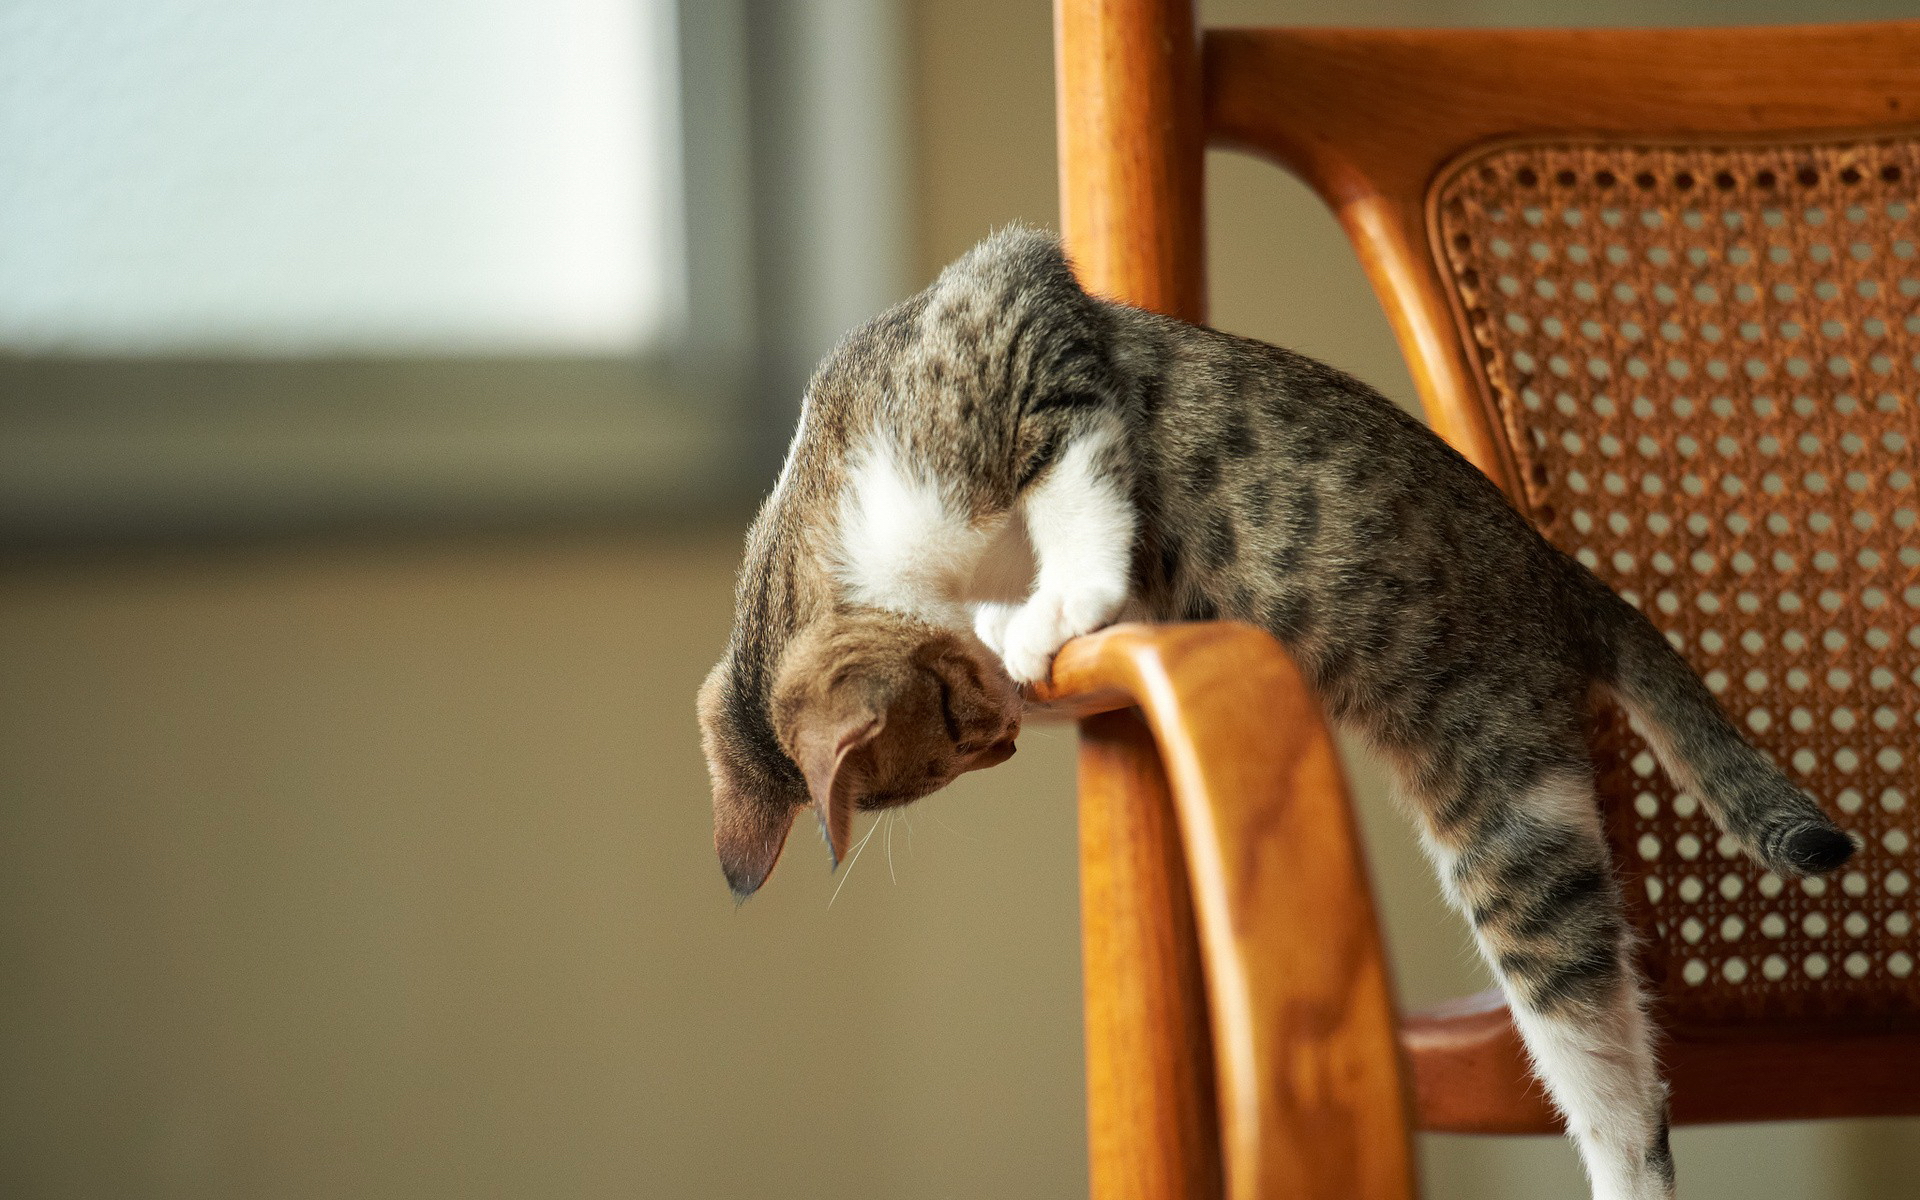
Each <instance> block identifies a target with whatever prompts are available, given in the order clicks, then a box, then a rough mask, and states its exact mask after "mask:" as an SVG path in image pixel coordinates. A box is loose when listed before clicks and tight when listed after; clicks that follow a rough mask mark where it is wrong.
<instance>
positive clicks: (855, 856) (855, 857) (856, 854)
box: [827, 821, 880, 908]
mask: <svg viewBox="0 0 1920 1200" xmlns="http://www.w3.org/2000/svg"><path fill="white" fill-rule="evenodd" d="M879 831H880V822H878V821H875V822H874V823H873V824H872V825H871V826H869V827H868V829H867V836H865V837H863V838H861V839H860V844H859V845H858V846H855V847H854V848H853V853H852V854H849V855H847V869H846V870H844V871H842V872H840V886H839V887H836V888H834V889H833V895H831V896H829V897H828V898H827V907H828V908H832V907H833V902H834V901H835V900H838V899H839V898H840V888H843V887H846V886H847V880H849V879H851V878H853V864H855V863H857V862H859V861H860V852H861V851H862V850H865V849H866V848H867V843H868V842H870V841H872V840H873V835H874V834H876V833H878V832H879Z"/></svg>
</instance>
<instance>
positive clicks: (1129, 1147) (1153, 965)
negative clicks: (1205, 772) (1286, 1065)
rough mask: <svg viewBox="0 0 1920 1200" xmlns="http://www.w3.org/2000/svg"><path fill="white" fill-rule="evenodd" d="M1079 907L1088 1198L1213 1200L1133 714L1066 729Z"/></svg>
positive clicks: (1199, 1073) (1146, 753)
mask: <svg viewBox="0 0 1920 1200" xmlns="http://www.w3.org/2000/svg"><path fill="white" fill-rule="evenodd" d="M1116 699H1119V698H1118V697H1116ZM1080 897H1081V908H1080V911H1081V945H1082V967H1083V971H1084V978H1085V987H1086V1010H1087V1015H1086V1022H1087V1025H1086V1027H1087V1135H1088V1147H1089V1150H1090V1152H1091V1153H1090V1157H1089V1161H1088V1167H1089V1174H1090V1176H1091V1181H1092V1188H1093V1195H1094V1196H1096V1197H1098V1198H1099V1200H1188V1198H1192V1200H1205V1198H1207V1197H1215V1196H1219V1195H1220V1194H1221V1177H1220V1122H1219V1117H1218V1115H1217V1112H1216V1109H1215V1103H1214V1078H1213V1040H1212V1037H1211V1035H1210V1034H1209V1032H1208V1029H1207V998H1206V986H1205V984H1204V983H1203V981H1202V978H1201V970H1200V946H1199V942H1198V939H1197V934H1196V929H1195V926H1194V920H1193V902H1192V900H1191V898H1190V895H1189V890H1188V882H1187V868H1186V864H1185V862H1184V861H1183V860H1182V858H1181V855H1180V834H1179V831H1178V830H1177V829H1176V828H1175V827H1174V814H1173V797H1172V795H1171V794H1170V793H1169V792H1168V790H1167V779H1166V770H1165V768H1164V766H1163V765H1162V764H1161V761H1160V752H1159V750H1158V749H1156V748H1155V746H1154V744H1153V734H1152V732H1151V731H1150V730H1149V729H1148V728H1147V725H1146V722H1145V720H1143V719H1142V717H1141V715H1140V713H1139V712H1138V711H1137V710H1133V709H1122V710H1121V711H1118V712H1106V713H1102V714H1100V715H1097V716H1092V717H1089V718H1087V719H1086V720H1085V721H1083V722H1082V723H1081V726H1080Z"/></svg>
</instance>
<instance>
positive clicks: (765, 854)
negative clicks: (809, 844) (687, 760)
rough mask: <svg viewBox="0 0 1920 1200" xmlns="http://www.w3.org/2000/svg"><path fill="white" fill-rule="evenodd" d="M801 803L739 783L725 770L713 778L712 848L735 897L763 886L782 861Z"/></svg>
mask: <svg viewBox="0 0 1920 1200" xmlns="http://www.w3.org/2000/svg"><path fill="white" fill-rule="evenodd" d="M799 811H800V810H799V807H798V806H797V805H792V804H783V803H780V802H778V801H777V800H775V799H773V798H770V797H768V796H765V795H763V794H761V793H760V792H758V791H754V790H749V789H746V788H743V787H742V786H740V782H739V781H738V780H736V779H733V778H732V777H731V773H730V772H728V771H725V770H716V771H715V772H714V779H713V848H714V849H715V850H716V851H718V852H719V855H720V870H721V871H722V872H723V873H724V874H725V875H726V877H727V886H728V887H730V888H732V889H733V894H734V897H735V898H736V899H739V900H745V899H746V898H747V897H748V896H751V895H753V894H754V893H755V892H757V891H759V890H760V885H761V884H763V883H765V882H766V881H767V876H769V875H771V874H773V867H774V864H775V863H777V862H779V861H780V851H781V850H782V849H783V848H784V847H785V846H786V844H787V831H788V830H789V829H792V828H793V817H794V814H795V813H797V812H799Z"/></svg>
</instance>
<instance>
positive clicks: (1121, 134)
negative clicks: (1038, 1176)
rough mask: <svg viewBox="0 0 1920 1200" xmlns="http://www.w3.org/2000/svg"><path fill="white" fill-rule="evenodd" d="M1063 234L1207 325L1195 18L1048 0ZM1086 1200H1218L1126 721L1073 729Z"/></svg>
mask: <svg viewBox="0 0 1920 1200" xmlns="http://www.w3.org/2000/svg"><path fill="white" fill-rule="evenodd" d="M1054 55H1055V59H1054V61H1055V70H1056V86H1057V95H1058V105H1059V111H1058V119H1059V137H1060V224H1061V232H1062V234H1063V236H1064V238H1065V241H1066V246H1067V253H1068V254H1069V255H1070V256H1071V257H1072V258H1073V260H1074V265H1075V268H1076V270H1077V271H1078V273H1079V277H1080V282H1081V284H1082V286H1084V287H1086V288H1087V289H1088V290H1089V291H1092V292H1095V293H1097V294H1099V295H1103V296H1107V297H1109V298H1111V299H1114V300H1119V301H1122V302H1124V303H1127V304H1133V305H1137V306H1139V307H1141V308H1148V309H1153V310H1155V311H1157V312H1163V313H1166V314H1168V315H1170V316H1175V317H1180V318H1182V319H1184V320H1188V321H1196V322H1197V321H1202V320H1205V318H1206V284H1205V267H1204V240H1203V237H1202V224H1201V222H1202V212H1201V162H1202V152H1203V137H1204V134H1203V130H1202V128H1201V115H1200V68H1199V53H1198V31H1197V29H1196V28H1195V25H1194V14H1193V4H1192V0H1056V3H1055V6H1054ZM1081 743H1082V749H1081V756H1080V773H1081V775H1080V879H1081V884H1080V888H1081V938H1082V946H1083V951H1082V954H1083V959H1084V970H1085V975H1086V1009H1087V1125H1088V1140H1089V1150H1090V1153H1091V1162H1090V1169H1091V1176H1092V1190H1093V1195H1094V1197H1095V1200H1190V1198H1196V1197H1200V1198H1204V1197H1214V1196H1218V1195H1220V1193H1221V1189H1222V1177H1221V1157H1220V1136H1219V1119H1218V1115H1217V1110H1216V1103H1217V1102H1216V1098H1215V1092H1214V1083H1213V1065H1212V1059H1213V1052H1212V1048H1211V1045H1210V1043H1209V1041H1208V1034H1207V1023H1206V1022H1207V1013H1206V994H1205V988H1204V985H1203V983H1202V981H1201V974H1200V952H1199V947H1198V943H1197V941H1196V934H1195V931H1194V920H1193V908H1192V902H1191V899H1190V895H1189V891H1188V884H1187V871H1186V865H1185V862H1184V861H1183V858H1182V854H1181V846H1180V835H1179V832H1178V829H1177V827H1176V826H1175V824H1174V817H1173V809H1172V802H1171V799H1170V797H1169V794H1168V791H1167V783H1166V777H1165V772H1164V770H1163V768H1162V766H1161V763H1160V758H1159V754H1158V753H1157V752H1156V751H1155V749H1154V746H1153V739H1152V736H1151V734H1149V733H1148V731H1147V728H1146V725H1145V723H1144V722H1143V721H1142V720H1141V718H1140V715H1139V713H1138V712H1123V713H1111V714H1107V715H1103V716H1099V717H1095V718H1092V719H1090V720H1088V721H1086V722H1084V723H1083V724H1082V726H1081Z"/></svg>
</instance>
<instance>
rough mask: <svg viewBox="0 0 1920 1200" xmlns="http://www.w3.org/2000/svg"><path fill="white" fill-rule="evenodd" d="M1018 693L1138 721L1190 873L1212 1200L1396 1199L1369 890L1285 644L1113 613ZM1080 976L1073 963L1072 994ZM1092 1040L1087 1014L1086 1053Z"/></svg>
mask: <svg viewBox="0 0 1920 1200" xmlns="http://www.w3.org/2000/svg"><path fill="white" fill-rule="evenodd" d="M1034 699H1035V701H1036V702H1037V703H1038V704H1039V705H1040V707H1041V708H1042V710H1043V711H1044V710H1051V711H1055V712H1066V713H1070V714H1072V715H1076V716H1081V717H1086V716H1088V715H1089V714H1094V713H1102V712H1112V711H1114V710H1117V709H1123V708H1129V707H1131V708H1137V709H1138V710H1139V711H1140V713H1141V714H1142V715H1143V716H1144V718H1145V721H1146V724H1147V726H1148V728H1150V730H1151V733H1152V746H1151V747H1149V748H1148V750H1149V752H1151V751H1153V750H1157V761H1158V763H1159V764H1160V773H1161V774H1162V775H1163V777H1164V781H1165V785H1166V787H1165V790H1164V793H1163V794H1167V795H1169V797H1170V800H1171V803H1172V808H1173V816H1174V821H1173V824H1174V825H1175V826H1177V829H1178V833H1177V835H1172V836H1177V838H1178V841H1179V843H1180V851H1181V852H1182V853H1181V857H1183V858H1184V863H1185V867H1186V875H1187V878H1188V880H1189V881H1190V883H1189V887H1190V892H1191V902H1192V908H1191V912H1192V917H1191V924H1192V925H1193V926H1194V927H1195V929H1196V930H1197V934H1198V943H1199V958H1200V965H1201V973H1202V975H1203V977H1204V981H1205V994H1206V1006H1207V1010H1208V1013H1209V1016H1210V1025H1211V1030H1212V1034H1211V1044H1212V1047H1213V1068H1214V1079H1215V1081H1216V1087H1217V1100H1218V1113H1219V1121H1220V1144H1221V1157H1222V1166H1223V1167H1224V1176H1225V1192H1226V1195H1228V1196H1230V1197H1235V1198H1245V1200H1252V1198H1253V1197H1256V1196H1287V1197H1290V1198H1291V1197H1299V1198H1302V1200H1304V1198H1308V1197H1312V1198H1316V1200H1317V1198H1321V1197H1325V1198H1327V1200H1333V1198H1334V1197H1339V1198H1341V1200H1348V1198H1351V1197H1384V1196H1402V1195H1405V1196H1411V1195H1412V1194H1413V1187H1414V1182H1413V1181H1414V1169H1413V1161H1412V1154H1411V1150H1410V1143H1409V1137H1408V1129H1409V1124H1410V1122H1409V1115H1408V1092H1407V1088H1406V1079H1405V1074H1404V1070H1403V1067H1402V1063H1401V1060H1400V1052H1399V1043H1398V1039H1397V1036H1396V1031H1395V1020H1394V1010H1393V1001H1392V993H1391V989H1390V987H1389V982H1388V978H1387V968H1386V961H1385V956H1384V953H1383V951H1382V947H1381V941H1380V935H1379V930H1378V925H1377V923H1376V921H1375V918H1374V911H1373V902H1372V897H1371V895H1370V893H1369V891H1368V887H1367V881H1366V874H1365V868H1364V865H1363V862H1362V858H1361V855H1360V851H1359V846H1358V841H1357V838H1356V836H1355V832H1354V826H1353V818H1352V813H1351V809H1350V806H1349V804H1348V801H1347V793H1346V788H1345V785H1344V783H1343V781H1342V777H1341V773H1340V766H1339V761H1338V759H1337V757H1336V756H1335V753H1334V747H1333V742H1332V739H1331V738H1330V736H1329V734H1328V732H1327V728H1326V725H1325V723H1324V722H1323V721H1322V719H1321V717H1320V714H1319V710H1318V708H1317V706H1316V705H1315V703H1314V701H1313V698H1312V696H1311V695H1310V694H1309V692H1308V689H1307V686H1306V684H1305V682H1304V681H1303V680H1302V678H1301V676H1300V674H1299V672H1298V670H1297V669H1296V668H1295V667H1294V665H1293V663H1292V661H1291V660H1290V659H1289V658H1288V657H1287V655H1286V653H1285V652H1284V651H1283V650H1282V649H1281V648H1280V646H1279V644H1278V643H1277V642H1275V641H1274V640H1273V639H1272V638H1271V637H1269V636H1268V635H1267V634H1265V633H1262V632H1260V631H1259V630H1257V629H1254V628H1252V627H1250V626H1246V625H1240V624H1232V623H1214V624H1191V625H1165V626H1145V625H1121V626H1116V627H1114V628H1111V629H1108V630H1105V631H1103V632H1101V633H1098V634H1094V635H1092V636H1090V637H1086V638H1080V639H1077V640H1075V641H1074V642H1071V643H1069V644H1068V645H1067V646H1066V647H1065V648H1064V649H1063V650H1062V651H1061V652H1060V655H1059V657H1058V658H1057V659H1056V660H1055V663H1054V670H1053V679H1052V681H1051V683H1050V684H1049V685H1048V686H1046V687H1045V688H1042V689H1039V690H1037V691H1036V693H1035V695H1034ZM1093 726H1094V723H1093V722H1089V723H1088V725H1087V728H1089V729H1091V728H1093ZM1088 787H1089V782H1088V780H1087V779H1086V778H1085V777H1084V775H1083V781H1082V789H1083V793H1084V792H1085V791H1086V790H1087V788H1088ZM1141 790H1142V791H1144V789H1141ZM1148 799H1151V797H1148ZM1083 811H1084V810H1083ZM1083 845H1084V843H1083ZM1095 866H1096V864H1093V863H1090V862H1085V861H1084V859H1083V867H1084V868H1086V869H1089V870H1091V869H1093V868H1095ZM1093 895H1094V893H1093V892H1092V891H1091V890H1090V891H1089V892H1088V896H1089V898H1090V899H1091V898H1092V897H1093ZM1123 900H1125V898H1123ZM1126 902H1128V903H1131V901H1126ZM1174 907H1176V908H1177V907H1179V906H1178V905H1174ZM1177 915H1178V914H1177V913H1176V916H1177ZM1096 918H1097V914H1095V913H1093V912H1088V913H1087V914H1086V919H1087V920H1088V921H1089V922H1092V921H1094V920H1095V919H1096ZM1094 969H1095V964H1094V963H1093V962H1092V961H1091V956H1090V960H1089V964H1088V970H1089V978H1088V982H1087V986H1088V991H1089V998H1090V1002H1091V1001H1092V1000H1094V999H1095V998H1096V996H1097V989H1098V988H1099V987H1100V986H1101V981H1100V980H1098V979H1096V978H1094ZM1097 1033H1098V1031H1097V1030H1095V1029H1094V1028H1093V1027H1092V1022H1091V1018H1090V1026H1089V1047H1088V1052H1089V1056H1090V1059H1091V1058H1092V1057H1093V1056H1094V1055H1096V1054H1097V1053H1099V1048H1098V1047H1096V1046H1095V1045H1094V1041H1095V1038H1096V1036H1097ZM1090 1071H1091V1066H1090ZM1101 1103H1105V1101H1103V1100H1102V1099H1101V1098H1099V1097H1095V1096H1090V1097H1089V1105H1090V1108H1097V1106H1098V1105H1099V1104H1101ZM1094 1116H1095V1117H1096V1118H1097V1116H1098V1114H1097V1112H1096V1113H1095V1114H1094ZM1095 1124H1096V1137H1095V1141H1096V1146H1095V1151H1096V1157H1097V1156H1098V1154H1099V1151H1100V1146H1099V1144H1098V1143H1099V1136H1098V1132H1097V1126H1098V1121H1097V1119H1096V1121H1095ZM1157 1132H1158V1131H1149V1130H1141V1129H1135V1130H1133V1131H1132V1135H1133V1136H1134V1137H1135V1138H1152V1137H1154V1136H1155V1135H1156V1134H1157ZM1098 1179H1099V1173H1098V1171H1097V1170H1096V1182H1098ZM1114 1190H1116V1191H1119V1192H1125V1193H1126V1194H1128V1195H1142V1194H1150V1193H1148V1192H1142V1191H1139V1190H1137V1189H1134V1190H1129V1189H1127V1188H1124V1187H1122V1188H1118V1189H1114Z"/></svg>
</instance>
